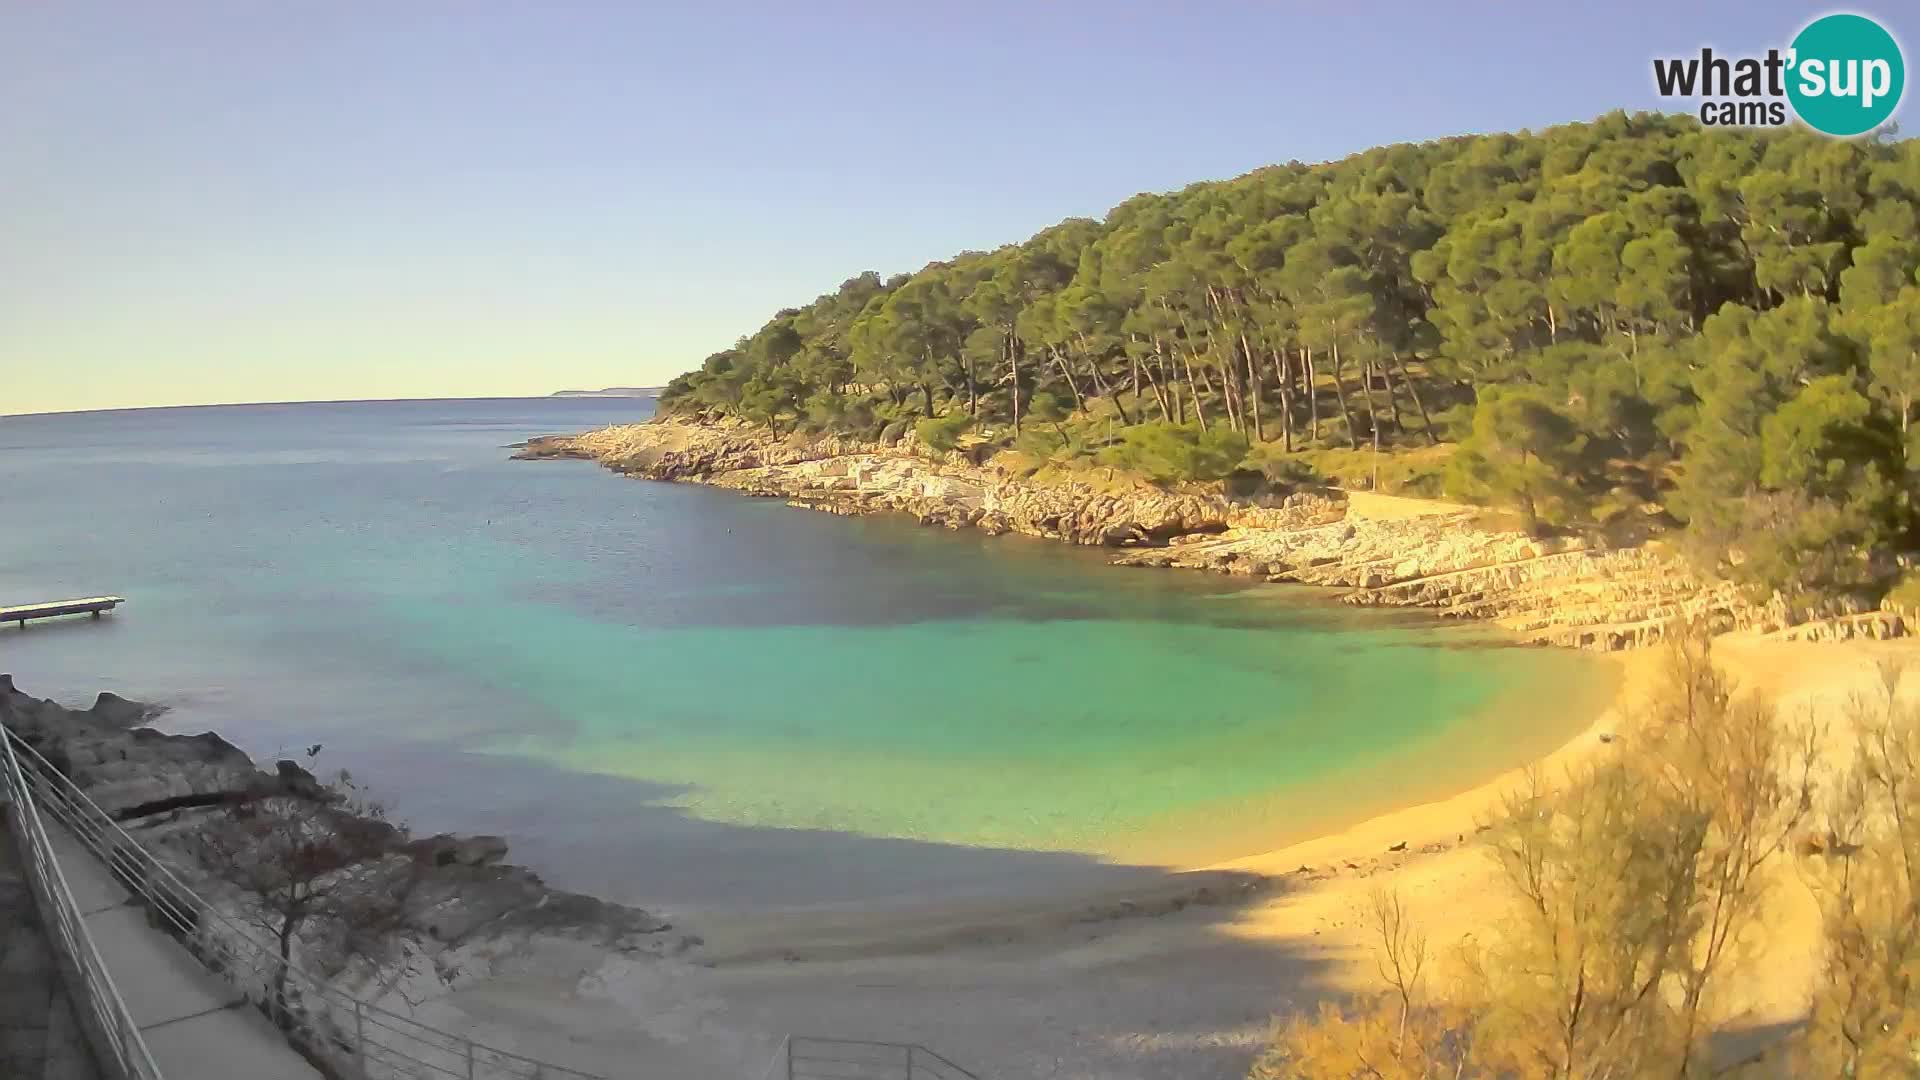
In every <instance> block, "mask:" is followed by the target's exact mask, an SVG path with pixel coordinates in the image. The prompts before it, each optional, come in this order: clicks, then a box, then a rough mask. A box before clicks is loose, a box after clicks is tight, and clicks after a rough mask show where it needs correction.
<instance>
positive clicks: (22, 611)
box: [0, 596, 127, 629]
mask: <svg viewBox="0 0 1920 1080" xmlns="http://www.w3.org/2000/svg"><path fill="white" fill-rule="evenodd" d="M126 602H127V600H126V597H123V596H88V597H83V598H82V599H79V600H55V601H52V602H51V603H46V604H21V605H18V606H15V607H0V625H5V624H7V623H19V624H20V626H21V627H22V628H23V629H24V628H25V627H26V625H27V622H28V620H30V619H57V618H60V617H61V616H63V615H91V616H93V617H94V618H96V619H97V618H99V617H100V613H101V612H103V611H112V610H113V609H114V608H115V607H118V606H119V605H121V604H124V603H126Z"/></svg>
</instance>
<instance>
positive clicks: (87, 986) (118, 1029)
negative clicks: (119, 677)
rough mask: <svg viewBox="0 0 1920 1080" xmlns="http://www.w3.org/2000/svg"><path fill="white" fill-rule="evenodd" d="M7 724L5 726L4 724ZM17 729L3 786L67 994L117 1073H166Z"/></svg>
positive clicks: (5, 759)
mask: <svg viewBox="0 0 1920 1080" xmlns="http://www.w3.org/2000/svg"><path fill="white" fill-rule="evenodd" d="M0 730H4V729H0ZM13 745H14V740H13V736H12V733H10V732H9V733H7V735H6V737H4V738H0V792H4V794H5V796H6V802H8V803H9V804H11V806H10V809H9V810H8V812H7V815H6V816H7V824H8V826H9V828H10V829H11V831H12V833H13V839H14V843H15V845H16V846H17V847H18V848H19V849H20V859H21V863H22V867H23V869H24V870H25V871H26V875H27V882H28V884H29V886H30V887H31V888H32V890H33V895H34V902H35V904H36V906H37V907H38V909H39V911H40V922H41V925H42V926H43V927H44V928H45V929H46V932H47V936H48V939H49V942H50V943H51V944H52V946H53V952H54V955H55V956H57V957H58V958H59V964H60V968H61V972H62V974H63V975H64V976H65V979H64V980H63V981H64V982H65V983H66V987H67V997H68V1000H69V1001H71V1002H72V1004H73V1006H74V1012H75V1014H76V1015H77V1017H78V1019H79V1020H80V1024H81V1027H82V1028H83V1029H84V1030H85V1032H86V1035H87V1041H88V1042H89V1043H90V1044H91V1045H92V1048H93V1053H94V1058H95V1060H96V1063H97V1064H98V1065H99V1066H100V1067H101V1068H102V1069H103V1070H105V1071H106V1072H107V1073H108V1075H109V1076H112V1077H114V1078H115V1080H162V1077H161V1075H160V1067H159V1066H158V1065H156V1064H154V1061H153V1055H152V1054H151V1053H150V1052H148V1050H147V1043H146V1040H145V1039H143V1038H141V1036H140V1027H139V1025H138V1024H135V1023H134V1021H133V1014H132V1013H130V1012H128V1011H127V1003H126V1002H125V1001H123V1000H121V998H120V991H119V989H118V988H117V987H115V986H114V984H113V976H111V975H110V974H108V972H107V965H106V963H105V962H103V961H102V960H101V959H100V952H99V950H97V949H95V948H94V946H93V938H92V936H91V935H89V934H88V933H87V924H86V921H85V920H84V919H83V918H82V916H81V913H80V905H79V904H78V903H76V902H75V901H74V898H73V890H72V889H71V888H69V887H68V885H67V877H66V875H65V874H64V873H62V872H61V870H60V862H59V860H58V859H57V858H55V856H54V854H53V843H52V841H51V840H50V839H49V838H48V837H47V828H46V823H45V822H43V821H42V820H41V819H40V810H39V807H38V806H37V805H36V804H35V801H34V797H33V790H32V787H31V785H30V784H29V782H28V778H27V774H26V772H25V771H24V770H23V769H22V768H21V767H20V760H19V758H17V757H16V756H15V755H14V751H13Z"/></svg>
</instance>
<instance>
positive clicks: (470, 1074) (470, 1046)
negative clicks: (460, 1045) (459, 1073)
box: [467, 1039, 473, 1080]
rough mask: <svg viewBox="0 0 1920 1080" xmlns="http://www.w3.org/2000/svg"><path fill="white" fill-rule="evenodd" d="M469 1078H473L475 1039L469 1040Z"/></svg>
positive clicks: (468, 1079)
mask: <svg viewBox="0 0 1920 1080" xmlns="http://www.w3.org/2000/svg"><path fill="white" fill-rule="evenodd" d="M467 1080H473V1040H472V1039H468V1040H467Z"/></svg>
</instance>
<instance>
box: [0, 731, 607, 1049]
mask: <svg viewBox="0 0 1920 1080" xmlns="http://www.w3.org/2000/svg"><path fill="white" fill-rule="evenodd" d="M0 731H4V732H5V737H4V738H0V742H3V743H6V744H7V745H8V747H9V750H8V756H9V759H10V760H12V759H13V758H14V755H13V751H12V747H13V746H16V745H17V746H18V747H20V748H22V749H24V750H25V751H26V753H25V755H22V756H21V758H20V760H23V761H24V762H25V766H26V767H23V768H21V769H20V770H19V771H20V774H21V775H22V776H23V777H24V778H25V785H26V787H27V788H28V789H30V790H33V791H37V792H38V793H39V795H40V801H41V802H42V803H43V804H44V805H45V806H46V808H47V810H48V812H49V813H50V814H51V815H52V816H53V817H54V818H55V819H56V820H58V821H59V822H60V823H61V824H63V825H65V826H66V827H67V830H68V831H69V832H70V833H72V834H73V836H74V838H75V839H76V840H78V841H79V842H80V843H81V844H82V845H83V846H85V847H86V848H87V850H89V851H91V852H92V853H93V854H94V855H95V856H96V857H98V858H99V859H100V861H101V862H102V863H103V864H105V865H106V867H107V868H108V869H109V870H111V871H112V872H113V875H114V877H115V878H116V879H118V880H119V881H120V883H121V884H123V885H125V886H126V887H127V888H128V889H130V890H132V891H133V892H134V893H136V894H138V895H139V896H140V897H141V898H142V899H143V900H145V901H146V902H147V904H148V905H149V907H150V908H151V910H152V911H153V912H154V913H155V914H157V915H158V916H159V917H160V919H161V920H162V921H163V922H164V923H165V924H166V928H167V929H168V930H169V932H170V933H172V934H173V935H174V936H175V937H177V938H178V939H179V940H180V942H181V943H182V944H183V945H185V946H186V947H187V949H188V951H190V952H192V953H193V954H194V956H195V957H196V958H197V959H199V960H200V962H201V963H202V964H204V965H205V966H206V967H207V968H209V969H210V970H212V971H214V972H215V973H217V974H220V975H223V976H225V977H226V978H227V979H228V980H229V981H230V982H232V983H233V984H234V986H235V988H236V989H238V990H239V991H240V992H241V994H242V995H244V996H245V997H246V998H247V1000H249V1001H251V1002H252V1003H253V1004H254V1005H256V1006H257V1007H259V1008H260V1009H261V1011H262V1012H265V1013H266V1014H267V1015H268V1016H269V1018H272V1019H276V1020H277V1021H278V1022H279V1023H280V1025H281V1027H282V1030H283V1031H284V1032H285V1033H286V1036H287V1039H288V1041H289V1042H291V1043H293V1044H294V1045H295V1046H296V1047H298V1048H299V1049H301V1050H303V1051H304V1052H306V1053H308V1054H310V1055H313V1056H315V1057H318V1058H321V1059H323V1060H325V1061H326V1062H327V1064H328V1065H329V1066H331V1067H332V1068H333V1069H334V1070H335V1071H338V1072H341V1073H343V1074H345V1075H348V1076H356V1077H361V1078H364V1080H388V1078H393V1080H438V1078H443V1077H444V1078H449V1080H602V1078H600V1077H597V1076H594V1075H593V1074H591V1073H586V1072H581V1071H580V1070H577V1069H569V1068H566V1067H564V1066H560V1065H555V1064H552V1063H550V1062H544V1061H539V1060H536V1059H534V1058H530V1057H525V1056H522V1055H520V1054H515V1053H512V1052H510V1051H506V1050H501V1049H499V1048H497V1047H493V1046H487V1045H485V1044H483V1043H478V1042H475V1041H473V1040H472V1039H469V1038H467V1037H466V1036H464V1035H456V1034H454V1033H452V1032H449V1031H442V1030H440V1029H439V1028H436V1027H433V1026H432V1025H430V1024H423V1023H421V1022H419V1021H417V1020H413V1019H410V1018H408V1017H406V1016H402V1015H401V1014H399V1013H396V1012H393V1011H391V1010H388V1009H384V1008H381V1007H380V1006H378V1005H373V1004H369V1003H367V1002H364V1001H361V1000H359V999H357V998H355V997H352V996H351V995H348V994H346V993H345V992H343V991H341V990H340V989H339V988H338V987H336V986H334V985H333V984H332V983H331V982H330V981H328V980H326V979H324V978H321V977H320V976H317V975H313V974H311V973H309V972H307V971H305V970H303V969H302V968H300V967H299V966H297V965H293V964H289V965H286V971H287V980H286V992H285V994H284V995H283V997H284V1000H283V1001H281V1002H279V1003H276V1002H275V1001H274V1000H273V984H274V981H275V978H274V977H275V975H276V974H277V973H278V972H279V971H280V969H281V966H282V965H281V962H280V957H279V953H278V950H277V949H275V948H273V947H271V946H269V945H267V944H265V943H263V942H262V941H260V940H258V939H257V938H256V937H255V936H254V935H253V934H252V933H251V932H249V931H248V930H246V929H245V928H243V927H241V926H240V925H239V924H238V923H237V922H235V921H234V920H233V919H232V918H230V917H229V916H228V915H227V914H226V913H225V912H223V911H221V910H220V909H219V908H217V907H215V906H214V905H213V904H211V903H209V902H208V901H207V900H205V899H204V898H202V897H201V896H200V895H199V894H198V893H196V892H195V891H194V890H193V889H192V888H190V887H189V886H188V885H187V884H186V883H185V882H183V881H181V880H180V877H179V875H178V874H176V873H174V871H173V868H172V867H170V866H168V865H167V864H166V863H164V862H162V861H161V860H160V859H158V858H156V857H155V856H154V855H153V854H152V853H151V852H149V851H148V850H147V849H146V848H145V847H144V846H143V845H141V844H140V842H139V841H137V840H135V839H134V838H133V837H132V836H130V835H128V833H127V831H126V830H125V829H123V828H121V826H120V823H119V822H117V821H115V820H114V819H113V817H112V816H111V815H109V814H108V813H107V812H106V811H104V810H102V809H100V807H99V806H98V805H97V804H95V803H94V801H93V800H92V799H91V798H89V797H88V796H87V794H86V793H85V792H84V791H81V790H80V788H79V786H78V785H76V784H74V782H73V781H72V780H71V779H69V778H68V777H67V776H66V775H65V774H64V773H63V772H61V771H60V770H59V769H58V768H56V767H54V765H53V764H52V763H51V762H49V761H47V759H46V758H45V757H43V756H41V754H40V753H39V751H37V750H35V749H34V748H33V747H32V746H31V745H29V744H28V743H27V742H26V741H25V740H22V739H20V738H19V736H17V735H14V734H13V733H12V732H11V731H5V729H4V728H0Z"/></svg>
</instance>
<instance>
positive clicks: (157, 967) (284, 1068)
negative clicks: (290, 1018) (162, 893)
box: [48, 822, 321, 1080]
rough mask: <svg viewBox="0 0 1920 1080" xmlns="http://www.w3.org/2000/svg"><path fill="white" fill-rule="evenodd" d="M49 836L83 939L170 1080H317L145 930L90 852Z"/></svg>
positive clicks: (248, 1014)
mask: <svg viewBox="0 0 1920 1080" xmlns="http://www.w3.org/2000/svg"><path fill="white" fill-rule="evenodd" d="M48 833H49V835H50V836H51V838H52V840H53V847H54V853H55V855H56V857H58V858H59V860H60V871H61V873H63V874H65V875H66V878H67V885H68V887H70V888H71V889H72V890H73V897H74V900H75V901H76V902H77V903H78V904H79V907H80V914H81V916H82V918H83V920H84V921H85V922H86V924H87V933H88V934H90V935H92V937H93V944H94V947H95V948H96V949H98V950H99V952H100V958H101V959H102V960H104V961H105V962H106V965H107V970H108V971H109V972H110V973H111V974H112V975H113V981H114V984H115V985H116V986H117V987H119V990H120V996H121V998H122V999H123V1000H125V1001H126V1003H127V1011H128V1012H130V1013H132V1014H133V1022H134V1023H135V1024H136V1025H138V1026H139V1028H140V1032H141V1034H142V1036H143V1037H144V1038H145V1039H146V1042H147V1048H148V1049H149V1050H151V1051H152V1052H153V1059H154V1061H155V1063H157V1064H158V1065H159V1066H160V1071H161V1072H162V1073H163V1074H164V1075H165V1076H166V1077H167V1078H168V1080H175V1078H179V1080H197V1078H199V1077H235V1078H239V1077H246V1078H248V1080H321V1076H320V1073H319V1072H318V1071H317V1070H316V1069H314V1067H313V1066H312V1065H309V1064H307V1061H306V1059H305V1058H303V1057H301V1056H300V1055H299V1054H297V1053H295V1052H294V1050H293V1048H292V1047H291V1046H288V1045H287V1042H286V1040H285V1039H284V1038H282V1037H281V1034H280V1032H279V1031H278V1030H277V1029H275V1028H274V1026H273V1025H272V1024H270V1023H268V1022H267V1018H266V1017H264V1016H262V1015H260V1012H259V1010H257V1009H255V1008H254V1007H253V1006H251V1005H249V1004H247V1002H246V999H245V998H243V997H242V996H241V995H240V993H239V991H237V990H235V989H234V988H233V987H232V986H230V985H228V984H227V982H226V981H225V980H223V979H221V978H220V977H219V976H217V975H214V974H213V973H212V972H210V971H208V970H207V969H206V968H204V967H202V966H200V962H199V961H198V960H195V959H194V957H193V954H192V953H189V952H188V951H187V950H186V949H185V948H184V947H183V946H181V944H180V943H179V942H177V941H175V940H173V938H171V937H169V936H167V935H166V934H164V933H162V932H161V931H160V930H158V929H156V928H154V927H152V926H149V925H148V924H147V917H146V912H145V910H144V909H143V908H141V907H140V906H139V905H137V904H135V903H133V902H132V896H131V894H129V893H128V892H127V890H126V889H125V888H123V887H121V885H120V884H119V883H118V882H116V881H114V880H113V877H112V875H110V874H108V873H107V870H106V867H104V866H102V865H101V864H100V862H99V860H97V859H95V858H94V857H93V855H92V853H90V852H88V851H87V850H86V849H85V848H83V847H81V846H80V844H79V843H78V842H77V841H75V840H74V839H73V838H72V837H70V836H68V835H67V833H66V831H65V830H63V829H61V828H59V827H58V826H55V825H54V824H53V823H51V822H49V823H48Z"/></svg>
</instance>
